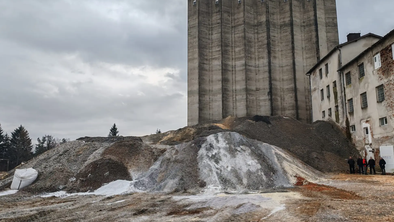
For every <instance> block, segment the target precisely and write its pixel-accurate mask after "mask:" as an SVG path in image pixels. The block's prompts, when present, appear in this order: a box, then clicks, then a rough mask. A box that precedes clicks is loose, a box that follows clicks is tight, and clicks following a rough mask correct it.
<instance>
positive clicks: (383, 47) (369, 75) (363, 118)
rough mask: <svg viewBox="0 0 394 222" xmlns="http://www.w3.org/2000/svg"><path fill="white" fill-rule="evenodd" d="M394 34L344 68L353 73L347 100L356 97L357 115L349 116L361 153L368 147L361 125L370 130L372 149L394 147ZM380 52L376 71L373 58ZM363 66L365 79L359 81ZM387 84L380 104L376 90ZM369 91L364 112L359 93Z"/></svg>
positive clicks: (355, 109)
mask: <svg viewBox="0 0 394 222" xmlns="http://www.w3.org/2000/svg"><path fill="white" fill-rule="evenodd" d="M392 44H394V33H392V34H391V36H388V37H385V39H384V40H383V41H380V42H379V43H378V44H376V45H375V46H374V47H373V48H372V49H371V50H368V51H367V52H366V53H364V54H363V55H362V56H361V57H359V58H358V59H357V60H356V61H353V62H352V63H351V64H349V66H348V67H346V68H345V69H344V73H346V72H349V71H350V72H351V76H352V85H351V86H349V87H347V88H346V96H347V98H353V103H354V113H353V114H348V116H349V121H350V125H355V127H356V131H355V132H353V133H352V137H353V140H354V142H355V144H356V146H357V148H358V149H359V150H360V151H362V150H363V149H364V146H365V144H366V141H365V138H366V136H365V132H364V131H363V129H362V123H368V124H370V127H371V135H372V148H374V149H375V150H376V149H378V148H379V147H380V146H382V145H394V59H393V52H392ZM377 53H380V56H381V67H380V68H379V69H375V67H374V60H373V59H374V56H375V55H376V54H377ZM361 63H364V67H365V76H364V77H363V78H361V79H360V78H359V71H358V65H359V64H361ZM382 84H383V85H384V95H385V100H384V101H383V102H378V101H377V93H376V87H377V86H380V85H382ZM364 92H366V93H367V98H368V107H367V108H364V109H361V98H360V94H362V93H364ZM382 117H387V125H383V126H380V124H379V118H382Z"/></svg>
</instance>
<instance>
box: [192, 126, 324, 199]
mask: <svg viewBox="0 0 394 222" xmlns="http://www.w3.org/2000/svg"><path fill="white" fill-rule="evenodd" d="M198 166H199V175H200V179H202V180H204V181H205V182H206V184H207V186H206V191H207V192H212V191H215V190H216V191H220V190H221V191H229V190H233V191H244V190H261V189H272V188H278V187H291V186H293V185H294V183H295V182H296V177H297V176H300V177H303V178H305V179H307V180H313V181H316V180H318V178H319V177H320V176H321V173H320V172H318V171H316V170H314V169H313V168H311V167H309V166H307V165H306V164H304V163H303V162H301V161H300V160H298V159H296V158H294V157H293V156H291V155H289V154H288V153H287V152H285V151H284V150H282V149H280V148H278V147H275V146H271V145H269V144H265V143H262V142H259V141H256V140H251V139H248V138H246V137H244V136H241V135H240V134H238V133H234V132H226V133H218V134H214V135H210V136H208V137H207V139H206V142H205V143H204V144H202V146H201V149H200V150H199V152H198Z"/></svg>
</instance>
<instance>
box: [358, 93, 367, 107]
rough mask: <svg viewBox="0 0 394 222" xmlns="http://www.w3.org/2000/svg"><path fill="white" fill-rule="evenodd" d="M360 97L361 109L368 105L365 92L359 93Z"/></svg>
mask: <svg viewBox="0 0 394 222" xmlns="http://www.w3.org/2000/svg"><path fill="white" fill-rule="evenodd" d="M360 98H361V109H365V108H367V107H368V101H367V92H365V93H361V95H360Z"/></svg>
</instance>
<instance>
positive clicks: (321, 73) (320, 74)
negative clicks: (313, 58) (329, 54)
mask: <svg viewBox="0 0 394 222" xmlns="http://www.w3.org/2000/svg"><path fill="white" fill-rule="evenodd" d="M319 76H320V79H323V70H322V68H320V69H319Z"/></svg>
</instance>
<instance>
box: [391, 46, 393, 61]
mask: <svg viewBox="0 0 394 222" xmlns="http://www.w3.org/2000/svg"><path fill="white" fill-rule="evenodd" d="M391 53H392V54H393V59H394V44H392V45H391Z"/></svg>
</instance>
